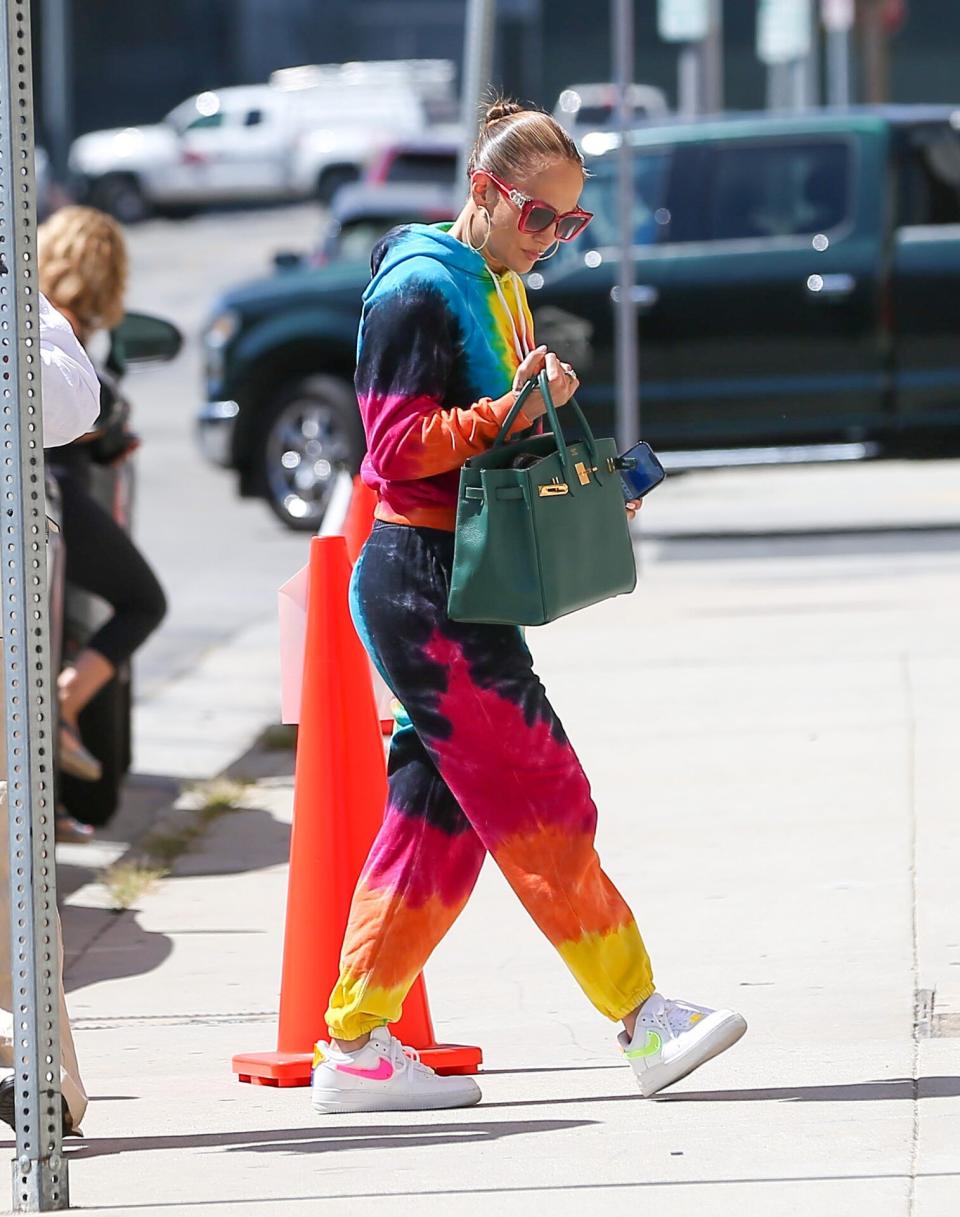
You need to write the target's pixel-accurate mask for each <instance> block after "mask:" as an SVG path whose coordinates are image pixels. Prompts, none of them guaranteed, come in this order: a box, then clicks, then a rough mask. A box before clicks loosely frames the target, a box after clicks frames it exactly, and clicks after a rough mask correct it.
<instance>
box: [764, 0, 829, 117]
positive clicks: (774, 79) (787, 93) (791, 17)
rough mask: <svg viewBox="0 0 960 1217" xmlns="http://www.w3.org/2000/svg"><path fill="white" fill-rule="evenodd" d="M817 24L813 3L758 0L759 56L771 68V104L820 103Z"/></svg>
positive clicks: (805, 105) (797, 107)
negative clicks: (818, 98)
mask: <svg viewBox="0 0 960 1217" xmlns="http://www.w3.org/2000/svg"><path fill="white" fill-rule="evenodd" d="M816 29H817V21H816V18H815V15H814V11H813V5H812V0H758V5H757V57H758V58H759V59H760V61H761V62H762V63H764V64H766V66H767V104H768V106H783V105H786V106H787V107H789V108H790V109H794V110H804V109H806V108H808V107H809V106H813V105H816V104H817V95H818V92H819V83H818V75H819V73H818V72H817V39H816V38H815V36H814V35H815V30H816Z"/></svg>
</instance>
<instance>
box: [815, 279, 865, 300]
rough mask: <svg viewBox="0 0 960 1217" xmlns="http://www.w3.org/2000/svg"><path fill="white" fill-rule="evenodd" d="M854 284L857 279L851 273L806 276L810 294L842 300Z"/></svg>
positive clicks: (849, 292) (855, 284)
mask: <svg viewBox="0 0 960 1217" xmlns="http://www.w3.org/2000/svg"><path fill="white" fill-rule="evenodd" d="M856 286H857V281H856V279H855V278H854V277H853V275H845V274H840V275H809V276H808V277H807V291H808V292H809V293H810V294H811V295H812V296H822V297H830V298H832V299H834V300H838V299H839V300H842V299H844V298H845V297H846V296H849V295H850V294H851V292H852V291H853V289H854V288H855V287H856Z"/></svg>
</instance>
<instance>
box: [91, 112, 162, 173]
mask: <svg viewBox="0 0 960 1217" xmlns="http://www.w3.org/2000/svg"><path fill="white" fill-rule="evenodd" d="M177 153H178V140H177V134H176V132H175V131H174V130H173V128H172V127H170V126H168V125H167V124H166V123H158V124H157V125H156V126H152V127H117V128H115V129H114V130H110V131H89V132H87V134H86V135H81V136H79V138H77V139H75V140H74V141H73V143H72V145H71V146H70V168H71V169H72V170H74V171H75V172H79V173H91V174H93V173H109V172H110V171H111V170H114V169H123V168H128V167H129V168H137V167H140V166H141V165H149V166H151V167H154V168H160V167H161V165H162V164H164V163H167V162H169V161H172V160H173V159H175V157H176V155H177ZM158 158H159V160H158Z"/></svg>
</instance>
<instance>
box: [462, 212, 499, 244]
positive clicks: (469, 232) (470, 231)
mask: <svg viewBox="0 0 960 1217" xmlns="http://www.w3.org/2000/svg"><path fill="white" fill-rule="evenodd" d="M478 210H479V212H480V214H481V215H483V216H486V217H487V231H486V233H485V234H484V238H483V240H482V241H481V242H480V244H479V245H474V243H473V242H472V241H471V240H470V237H471V236H472V234H473V227H472V225H473V217H472V216H471V217H470V222H469V223H468V224H467V246H468V247H469V248H470V249H472V250H473V252H474V253H475V254H478V253H479V252H480V251H481V250H482V249H485V248H486V244H487V242H488V241H489V240H490V230H491V229H492V228H493V220H492V219H491V218H490V212H489V211H487V209H486V208H485V207H480V208H478Z"/></svg>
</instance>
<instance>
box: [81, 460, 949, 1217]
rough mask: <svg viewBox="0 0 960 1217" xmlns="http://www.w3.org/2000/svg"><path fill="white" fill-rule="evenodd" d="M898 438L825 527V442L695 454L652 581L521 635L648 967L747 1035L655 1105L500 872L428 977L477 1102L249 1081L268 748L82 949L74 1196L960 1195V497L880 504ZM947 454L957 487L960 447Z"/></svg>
mask: <svg viewBox="0 0 960 1217" xmlns="http://www.w3.org/2000/svg"><path fill="white" fill-rule="evenodd" d="M877 468H878V470H879V473H878V475H877V477H870V476H866V477H864V476H863V473H864V471H866V472H867V473H868V474H869V467H866V466H865V467H863V468H862V469H858V470H857V471H855V477H854V479H852V480H851V479H850V478H849V476H843V477H841V476H840V474H841V471H836V473H837V475H838V479H839V480H834V481H833V483H832V493H833V495H834V503H833V507H832V510H831V515H830V517H829V519H830V520H831V521H832V522H833V524H834V527H833V530H832V536H830V537H823V536H817V535H816V534H817V530H818V528H821V527H822V526H823V522H824V521H823V520H822V519H820V518H817V519H813V518H811V516H810V512H812V511H813V510H814V509H816V510H817V511H820V510H821V508H822V507H823V497H824V494H825V493H829V492H830V490H829V486H828V490H827V491H825V490H824V483H823V482H822V480H821V479H820V478H819V474H818V475H817V477H816V478H815V479H814V480H815V481H817V482H819V485H818V486H817V488H816V491H815V492H813V491H811V488H810V478H811V475H812V474H814V473H816V472H817V471H806V474H805V473H804V471H790V472H789V473H787V472H784V474H783V477H782V480H780V481H778V482H775V483H770V482H769V481H767V480H766V479H769V478H772V477H775V476H776V475H774V474H766V473H763V474H756V473H752V474H740V475H716V477H714V480H713V481H712V482H710V480H709V479H708V478H706V477H698V478H696V479H693V478H691V479H677V481H676V483H675V485H674V487H673V488H672V489H671V490H670V496H672V497H669V496H668V497H664V498H662V499H660V500H658V502H659V504H660V506H659V507H658V508H657V509H655V508H654V506H653V503H654V501H653V500H651V505H650V506H648V508H647V509H646V510H647V518H646V521H645V528H646V531H647V534H648V536H651V537H653V536H654V534H657V537H658V538H659V539H651V540H649V541H648V542H647V543H646V544H645V546H644V558H645V562H644V569H645V574H644V578H643V581H642V583H641V586H640V588H639V589H638V591H637V593H636V594H635V595H634V596H633V597H631V598H629V599H621V600H618V601H615V602H612V603H610V604H607V605H603V606H599V607H597V608H595V609H593V610H590V611H589V612H587V613H583V614H580V615H577V616H575V617H572V618H569V619H568V620H566V621H563V622H560V623H557V624H556V625H554V626H551V627H549V628H547V629H545V630H538V631H535V632H533V634H532V639H531V645H532V647H533V650H534V653H535V655H536V657H537V661H538V667H539V669H540V672H541V675H542V676H543V678H544V680H545V682H546V684H547V687H548V688H549V690H550V692H551V696H552V698H553V700H554V703H555V704H556V706H557V708H558V710H559V712H560V714H561V717H562V718H563V720H564V722H565V725H566V726H567V729H568V731H569V732H570V734H571V736H572V738H573V739H574V741H575V743H576V745H577V748H578V751H579V752H580V754H581V756H582V759H583V761H584V764H585V767H586V769H587V772H588V773H589V774H590V776H591V779H592V782H593V786H594V792H595V795H596V798H597V802H598V804H599V806H600V809H601V830H600V839H599V846H600V850H601V854H602V856H603V858H604V860H605V864H606V868H607V869H608V871H609V872H610V873H611V874H612V876H613V877H614V878H615V880H616V881H617V883H618V884H619V886H620V887H621V888H622V890H623V891H624V893H625V894H626V895H627V896H628V898H629V899H630V901H631V903H632V904H633V905H634V908H635V911H636V913H637V917H638V920H639V922H640V924H641V927H642V929H643V931H644V934H645V936H646V938H647V942H648V946H649V947H650V950H651V954H652V957H653V961H654V966H655V968H656V972H657V978H658V983H659V985H660V987H661V989H662V990H663V991H664V992H666V993H667V994H668V995H672V996H683V997H688V998H690V999H692V1000H694V1001H700V1002H706V1003H711V1004H732V1005H736V1006H738V1007H739V1008H740V1009H742V1010H743V1011H744V1013H745V1014H746V1016H747V1018H748V1020H749V1022H750V1031H749V1033H748V1035H747V1037H746V1038H745V1039H744V1040H743V1041H742V1042H741V1044H740V1045H738V1046H737V1047H736V1048H735V1049H734V1050H732V1051H731V1052H730V1053H729V1054H727V1055H726V1056H724V1057H722V1058H720V1059H719V1060H717V1061H715V1062H713V1063H711V1064H710V1065H708V1066H706V1067H705V1068H704V1069H703V1070H701V1071H700V1072H698V1073H697V1074H695V1075H693V1076H692V1077H691V1078H688V1079H687V1080H686V1081H685V1082H683V1083H682V1084H680V1085H679V1086H677V1087H676V1088H674V1090H672V1091H669V1092H667V1093H666V1094H665V1095H663V1096H662V1097H660V1098H659V1099H657V1100H653V1101H642V1100H640V1099H639V1098H638V1097H637V1093H636V1090H635V1087H634V1083H633V1080H632V1076H631V1074H630V1073H629V1071H628V1070H627V1069H626V1068H625V1067H624V1066H623V1065H622V1064H620V1062H619V1060H618V1056H617V1053H616V1050H615V1044H614V1042H613V1039H612V1032H611V1028H610V1027H609V1026H608V1025H607V1024H605V1023H604V1021H603V1020H602V1019H600V1017H599V1016H597V1015H596V1014H595V1013H594V1012H593V1011H592V1009H591V1008H590V1007H589V1006H588V1005H587V1004H586V1002H585V1001H584V999H583V998H582V996H581V995H580V993H579V991H578V990H577V988H576V987H575V985H574V984H573V982H572V980H571V979H570V978H569V976H568V975H567V973H566V971H565V969H564V968H563V966H562V965H561V964H560V962H559V960H558V959H557V958H556V957H555V956H554V955H553V954H552V952H551V951H550V949H549V947H548V946H547V945H546V943H545V942H544V941H543V939H542V938H541V937H540V935H539V933H538V931H536V929H535V928H534V927H533V926H532V925H531V924H530V923H529V922H528V920H527V919H526V917H525V915H524V914H523V912H522V910H521V909H520V907H519V906H518V905H517V903H516V901H515V899H514V898H513V896H512V894H511V893H510V892H509V890H508V889H507V888H506V885H505V884H504V882H503V881H502V879H501V878H500V876H499V874H498V873H497V872H496V870H495V868H493V867H491V866H488V867H487V868H485V871H484V874H483V876H482V878H481V882H480V884H479V886H478V889H477V892H476V894H475V897H474V899H473V900H472V901H471V903H470V905H469V907H468V909H467V910H466V912H465V913H464V915H463V916H462V918H461V919H460V921H459V922H458V923H457V925H456V926H455V928H454V930H453V931H452V933H451V934H450V936H449V937H448V939H447V940H446V941H445V942H444V943H443V944H442V946H441V947H440V949H439V950H438V952H437V953H436V956H435V958H434V960H433V961H432V963H431V965H430V968H429V969H428V974H427V981H428V986H429V991H430V998H431V1003H432V1006H433V1012H434V1018H435V1022H436V1024H437V1029H438V1031H439V1033H440V1035H441V1036H442V1037H443V1038H445V1039H450V1040H458V1039H459V1040H461V1041H467V1042H472V1043H479V1044H481V1045H482V1046H483V1049H484V1053H485V1057H486V1065H487V1069H486V1071H485V1074H484V1076H483V1078H482V1079H481V1083H482V1087H483V1091H484V1102H483V1104H482V1105H481V1106H479V1107H477V1108H474V1109H471V1110H468V1111H463V1112H455V1113H433V1114H423V1115H420V1114H417V1115H402V1114H396V1115H383V1116H370V1117H348V1118H343V1119H338V1118H329V1117H328V1118H326V1119H322V1120H321V1119H320V1118H318V1117H315V1116H314V1115H313V1113H312V1111H311V1109H310V1107H309V1102H308V1097H307V1093H306V1092H305V1091H278V1090H271V1089H260V1088H251V1087H246V1086H241V1085H239V1084H238V1083H236V1082H235V1081H234V1080H233V1079H232V1077H231V1076H230V1073H229V1058H230V1055H231V1053H233V1052H234V1051H238V1050H243V1049H256V1048H261V1047H262V1048H269V1047H272V1046H273V1043H274V1036H275V1012H276V1004H277V985H278V978H279V958H280V946H281V938H282V907H283V901H284V894H285V880H286V872H285V865H284V860H285V856H286V849H287V832H288V823H289V816H290V804H291V793H292V791H291V783H290V779H289V776H288V775H287V776H284V775H283V774H282V773H281V774H280V775H279V776H276V777H274V778H267V779H263V780H261V781H260V782H258V783H257V784H256V785H255V786H254V787H252V788H251V791H250V795H249V799H248V800H246V801H247V802H248V804H249V805H248V807H247V809H246V810H243V811H239V812H236V813H233V814H231V815H228V816H226V817H224V818H222V819H220V820H219V821H217V822H216V823H215V824H214V825H213V827H212V828H211V830H210V832H209V834H208V836H207V837H206V838H205V839H204V841H203V842H202V844H201V846H200V848H199V849H197V850H196V851H195V852H194V853H192V854H190V855H189V856H186V857H185V858H183V859H181V861H180V863H179V864H178V866H177V869H176V873H175V876H174V877H172V878H170V879H168V880H166V881H164V882H162V883H161V884H159V885H158V886H157V887H156V888H155V889H154V890H153V891H152V892H151V893H149V894H148V895H147V896H145V897H144V898H143V900H142V901H141V902H140V905H139V908H138V909H137V910H135V911H133V912H129V913H125V914H122V915H105V914H104V915H102V916H101V924H100V927H99V930H98V932H97V933H96V934H95V935H88V940H89V941H88V945H87V947H86V948H85V949H83V950H82V951H80V952H79V953H78V954H75V955H74V956H73V957H72V959H71V963H70V966H69V969H68V989H69V995H68V1001H69V1004H70V1006H71V1010H72V1012H73V1016H74V1019H75V1027H76V1035H77V1044H78V1050H79V1053H80V1056H81V1064H82V1067H83V1070H84V1074H85V1078H86V1081H87V1084H88V1088H89V1090H90V1092H91V1096H92V1098H91V1107H90V1113H89V1116H88V1118H87V1120H86V1121H85V1127H84V1132H85V1134H86V1137H85V1138H84V1139H83V1140H81V1141H78V1142H73V1143H70V1144H69V1150H68V1152H69V1158H70V1185H71V1192H72V1196H73V1201H74V1204H75V1205H76V1206H78V1209H79V1211H80V1212H90V1213H95V1212H110V1213H114V1214H126V1213H129V1214H134V1213H135V1214H138V1215H142V1217H151V1215H153V1214H157V1215H160V1214H164V1215H169V1214H180V1213H182V1214H189V1213H193V1212H196V1213H204V1214H206V1213H210V1214H238V1215H239V1214H243V1215H246V1214H250V1215H251V1217H253V1215H255V1214H282V1215H284V1217H286V1215H287V1214H290V1215H291V1217H296V1215H298V1214H301V1213H303V1214H306V1213H311V1214H316V1213H326V1212H331V1213H333V1212H336V1213H338V1214H347V1215H350V1217H352V1215H353V1214H361V1213H365V1212H369V1211H370V1210H371V1208H372V1207H373V1206H375V1205H376V1206H378V1207H382V1208H383V1209H384V1210H386V1211H389V1212H391V1213H398V1214H404V1215H405V1214H411V1215H412V1214H414V1213H416V1214H418V1217H422V1215H425V1214H434V1213H435V1214H438V1215H439V1214H444V1215H445V1214H448V1213H451V1212H457V1213H463V1214H473V1213H477V1214H494V1213H495V1214H497V1217H508V1215H510V1214H514V1213H517V1214H520V1213H522V1214H524V1215H525V1217H526V1215H529V1214H541V1213H543V1214H561V1215H562V1214H568V1213H569V1214H574V1213H576V1214H578V1215H580V1214H582V1213H584V1212H588V1213H593V1212H599V1211H605V1210H608V1209H613V1210H614V1211H619V1210H623V1211H633V1209H637V1208H640V1207H641V1206H642V1207H643V1209H644V1210H645V1211H649V1212H656V1213H658V1214H659V1215H661V1217H686V1215H687V1214H694V1213H695V1214H698V1215H699V1214H702V1213H704V1212H706V1213H710V1214H717V1215H720V1217H726V1215H727V1214H731V1215H732V1214H735V1213H736V1214H740V1213H742V1212H761V1213H763V1214H764V1215H765V1217H785V1215H787V1214H791V1215H792V1214H796V1215H798V1217H799V1215H801V1214H802V1215H803V1217H820V1215H823V1217H828V1215H829V1217H846V1215H850V1217H865V1215H868V1214H869V1217H888V1215H889V1217H948V1215H950V1217H953V1215H954V1214H956V1212H957V1211H958V1210H960V1150H958V1149H957V1146H958V1145H960V1053H958V1047H960V936H958V934H960V931H958V930H957V925H958V914H960V895H958V890H957V883H956V878H955V877H956V875H957V874H958V873H960V856H958V854H960V846H958V842H957V833H956V829H955V824H956V802H957V790H958V781H957V775H956V762H955V757H956V743H955V741H956V739H957V738H958V730H960V710H958V705H957V697H956V689H957V687H958V682H960V643H958V639H957V628H956V601H957V587H958V577H960V556H958V551H957V537H958V536H960V533H958V532H954V533H948V532H944V531H940V532H938V531H930V530H927V529H926V525H927V524H936V525H937V526H939V528H941V529H943V528H945V527H947V526H948V525H949V524H950V521H951V520H953V521H958V520H960V511H954V512H953V513H952V514H951V513H950V512H949V511H946V510H945V511H944V514H943V515H942V516H940V515H936V516H935V518H933V519H930V518H929V517H928V516H926V515H924V513H923V512H922V511H921V510H920V509H919V508H917V512H916V518H915V523H916V524H917V527H918V530H919V531H918V533H917V535H916V536H914V537H912V538H904V536H903V534H902V533H898V534H892V533H891V534H887V533H885V532H882V531H881V532H879V533H876V534H875V535H871V534H870V533H869V532H867V533H865V532H863V527H864V525H865V524H869V523H870V522H871V521H870V519H866V518H865V517H864V513H865V512H866V510H867V508H866V507H865V504H867V505H869V503H871V502H873V503H874V504H876V505H878V507H879V505H882V504H883V503H885V502H887V499H888V497H889V494H890V493H891V490H892V488H893V486H894V485H895V479H894V478H893V477H892V473H893V472H894V471H895V467H893V466H885V467H877ZM903 468H910V469H912V470H916V471H922V470H923V469H924V467H923V466H910V467H903ZM929 470H930V471H931V477H930V478H929V479H928V480H926V481H924V482H923V483H922V487H923V489H922V491H921V492H920V493H922V494H924V495H927V494H930V495H933V496H941V495H943V496H946V497H947V498H949V496H950V495H951V493H953V490H952V487H953V485H954V484H955V483H954V481H953V478H954V477H955V473H956V467H955V466H953V467H952V468H951V467H950V466H949V465H943V466H940V467H939V468H938V469H937V468H934V467H933V466H930V467H929ZM847 472H848V471H843V473H844V474H846V473H847ZM888 474H889V475H891V476H890V479H889V480H887V478H888ZM951 475H952V476H951ZM750 479H754V480H752V481H751V480H750ZM757 479H760V480H757ZM827 481H828V483H829V481H830V480H829V479H828V480H827ZM913 484H914V485H915V486H919V485H921V483H920V482H919V481H914V483H913ZM808 492H810V498H809V503H808V501H807V499H806V498H805V495H807V493H808ZM657 493H658V495H661V494H662V495H664V496H667V488H666V487H665V488H664V490H663V491H662V492H661V491H658V492H657ZM871 496H873V497H872V498H871ZM691 499H697V500H698V501H699V509H698V510H696V511H695V510H694V509H693V508H692V507H691V506H690V501H691ZM808 508H809V510H808ZM684 512H686V513H688V518H687V520H686V521H684V520H683V519H681V518H680V517H681V516H682V515H683V513H684ZM845 512H847V513H849V519H847V516H845ZM872 518H873V517H871V519H872ZM757 521H760V522H761V523H762V524H763V527H757ZM845 521H846V522H845ZM911 522H914V521H913V520H911ZM694 523H695V524H696V526H695V527H694V526H693V524H694ZM896 523H897V519H896V515H894V518H893V519H892V520H891V521H889V524H888V522H887V521H884V525H885V527H895V526H896ZM858 529H859V531H858ZM777 530H781V532H783V531H786V532H789V533H791V534H793V535H790V536H782V535H781V536H780V537H779V538H778V537H776V536H771V535H769V534H770V533H775V532H777ZM711 532H712V533H717V532H722V533H723V534H724V535H723V536H717V535H714V536H709V535H708V536H706V537H704V534H710V533H711ZM684 533H685V534H686V535H687V539H683V536H682V535H681V534H684ZM691 534H695V535H691ZM678 538H679V539H678ZM262 642H263V639H262V638H259V639H257V640H256V645H257V647H261V644H262ZM261 649H262V653H263V654H264V662H266V658H265V650H264V649H263V648H261ZM214 667H216V664H215V665H214ZM264 690H266V682H264ZM171 696H175V691H173V693H171ZM191 696H192V697H193V699H194V700H195V699H197V698H201V697H202V696H203V691H202V690H201V689H200V688H197V687H195V688H194V689H193V692H192V695H191ZM216 721H217V718H216V717H215V716H214V717H213V718H212V719H211V723H212V724H215V723H216ZM224 721H229V716H228V719H227V720H224ZM91 903H92V905H93V907H94V908H95V905H96V899H95V896H94V891H93V888H91V887H87V888H80V889H79V890H78V891H76V892H74V893H73V894H72V895H71V896H70V897H69V902H68V907H67V908H66V910H65V926H66V935H67V938H68V945H69V940H70V937H71V934H72V932H73V931H72V928H71V927H72V926H73V924H74V921H75V919H78V918H80V919H82V918H86V919H87V920H88V921H89V919H90V917H91V913H90V907H91Z"/></svg>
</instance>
